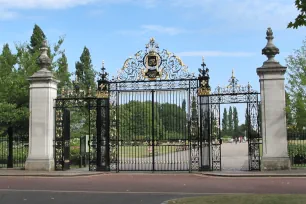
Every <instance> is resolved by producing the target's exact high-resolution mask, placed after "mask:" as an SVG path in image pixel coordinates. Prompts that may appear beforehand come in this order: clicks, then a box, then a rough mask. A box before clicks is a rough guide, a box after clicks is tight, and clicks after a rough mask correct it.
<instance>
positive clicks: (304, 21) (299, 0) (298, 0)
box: [287, 0, 306, 29]
mask: <svg viewBox="0 0 306 204" xmlns="http://www.w3.org/2000/svg"><path fill="white" fill-rule="evenodd" d="M295 6H296V8H297V10H298V11H299V12H300V13H299V14H298V16H297V17H296V18H295V20H294V21H293V22H290V23H289V24H288V26H287V28H293V29H297V28H298V27H301V26H305V25H306V1H305V0H295Z"/></svg>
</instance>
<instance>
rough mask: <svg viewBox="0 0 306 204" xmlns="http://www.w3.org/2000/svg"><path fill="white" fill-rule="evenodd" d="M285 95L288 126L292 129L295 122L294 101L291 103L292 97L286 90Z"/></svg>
mask: <svg viewBox="0 0 306 204" xmlns="http://www.w3.org/2000/svg"><path fill="white" fill-rule="evenodd" d="M285 94H286V95H285V96H286V119H287V120H286V121H287V127H288V128H289V129H292V128H293V127H294V126H293V125H294V123H293V117H292V110H291V108H292V103H291V99H290V96H289V94H288V92H287V91H286V92H285Z"/></svg>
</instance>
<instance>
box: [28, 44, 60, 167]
mask: <svg viewBox="0 0 306 204" xmlns="http://www.w3.org/2000/svg"><path fill="white" fill-rule="evenodd" d="M47 51H48V47H47V43H46V42H45V41H44V43H43V45H42V47H41V55H40V57H39V58H38V64H39V66H40V68H41V69H40V70H39V71H37V72H36V73H35V74H33V75H32V76H31V77H30V78H29V81H30V107H29V109H30V127H29V154H28V158H27V160H26V163H25V169H26V170H33V171H35V170H37V171H39V170H41V171H51V170H54V156H53V152H54V147H53V140H54V109H53V103H54V99H55V98H56V96H57V84H58V81H57V80H55V78H54V77H53V74H52V73H51V71H49V70H48V68H49V67H50V65H51V60H50V58H49V57H48V55H47Z"/></svg>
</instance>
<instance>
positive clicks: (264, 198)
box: [167, 194, 306, 204]
mask: <svg viewBox="0 0 306 204" xmlns="http://www.w3.org/2000/svg"><path fill="white" fill-rule="evenodd" d="M305 200H306V195H297V194H294V195H289V194H288V195H277V194H276V195H267V194H265V195H261V194H252V195H239V194H236V195H208V196H203V197H193V198H183V199H177V200H171V201H168V202H167V204H225V203H226V204H288V203H290V204H304V203H305Z"/></svg>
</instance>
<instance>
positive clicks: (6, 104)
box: [0, 44, 29, 133]
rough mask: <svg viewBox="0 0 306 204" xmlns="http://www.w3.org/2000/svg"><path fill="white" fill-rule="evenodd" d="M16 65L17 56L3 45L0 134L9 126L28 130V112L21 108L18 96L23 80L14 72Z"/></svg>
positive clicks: (0, 69)
mask: <svg viewBox="0 0 306 204" xmlns="http://www.w3.org/2000/svg"><path fill="white" fill-rule="evenodd" d="M16 63H17V56H16V55H15V54H12V52H11V50H10V48H9V45H8V44H5V45H4V46H3V49H2V53H1V55H0V124H1V125H0V126H1V128H2V129H1V128H0V133H1V132H3V131H4V130H5V129H6V128H7V127H9V126H11V127H18V129H19V130H20V131H21V130H23V129H28V126H27V118H28V110H27V108H26V107H23V106H22V104H23V101H24V100H21V99H22V96H20V93H22V90H23V89H24V87H23V86H22V85H23V83H21V82H22V81H23V80H21V76H20V75H18V73H17V71H16V70H15V67H14V66H15V65H16ZM27 100H29V98H28V99H27Z"/></svg>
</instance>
